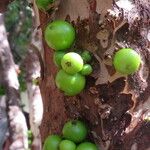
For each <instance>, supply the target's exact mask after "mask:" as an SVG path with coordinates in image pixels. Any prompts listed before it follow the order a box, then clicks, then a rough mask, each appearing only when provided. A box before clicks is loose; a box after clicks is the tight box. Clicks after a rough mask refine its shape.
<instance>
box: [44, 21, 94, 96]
mask: <svg viewBox="0 0 150 150" xmlns="http://www.w3.org/2000/svg"><path fill="white" fill-rule="evenodd" d="M44 35H45V40H46V42H47V44H48V46H49V47H51V48H53V49H54V50H55V53H54V63H55V64H56V66H58V67H59V68H60V70H59V72H58V73H57V75H56V80H55V81H56V86H57V87H58V88H59V89H60V90H61V91H63V92H64V93H65V95H68V96H74V95H77V94H79V93H80V92H81V91H82V90H83V89H84V87H85V83H86V79H85V76H86V75H90V74H91V73H92V70H93V69H92V66H91V65H90V64H87V63H88V62H89V61H90V60H91V55H90V53H89V52H88V51H83V52H82V53H81V55H79V54H78V53H77V52H73V51H68V49H69V48H70V47H71V46H72V45H73V43H74V40H75V29H74V28H73V26H72V25H71V24H70V23H68V22H66V21H62V20H56V21H53V22H52V23H49V24H48V26H47V27H46V30H45V34H44Z"/></svg>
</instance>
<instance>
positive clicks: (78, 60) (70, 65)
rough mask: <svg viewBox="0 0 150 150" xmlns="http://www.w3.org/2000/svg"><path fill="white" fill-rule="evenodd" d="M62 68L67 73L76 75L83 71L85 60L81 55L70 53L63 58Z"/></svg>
mask: <svg viewBox="0 0 150 150" xmlns="http://www.w3.org/2000/svg"><path fill="white" fill-rule="evenodd" d="M61 66H62V68H63V70H65V71H66V72H67V73H69V74H75V73H77V72H79V71H81V70H82V68H83V59H82V57H81V56H80V55H79V54H77V53H74V52H69V53H67V54H65V55H64V56H63V58H62V60H61Z"/></svg>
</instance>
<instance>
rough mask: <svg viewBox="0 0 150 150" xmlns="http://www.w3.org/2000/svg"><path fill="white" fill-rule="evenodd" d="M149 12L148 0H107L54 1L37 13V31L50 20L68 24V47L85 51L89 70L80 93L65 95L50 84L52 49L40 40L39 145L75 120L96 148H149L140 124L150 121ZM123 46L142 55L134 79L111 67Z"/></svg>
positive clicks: (149, 136)
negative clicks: (72, 38) (71, 41)
mask: <svg viewBox="0 0 150 150" xmlns="http://www.w3.org/2000/svg"><path fill="white" fill-rule="evenodd" d="M122 2H123V3H122ZM122 4H123V5H122ZM124 7H126V8H124ZM149 8H150V2H149V0H144V1H141V0H137V1H134V2H133V3H131V2H130V1H129V0H126V1H125V0H124V1H123V0H120V1H119V2H118V3H117V4H116V3H115V2H114V1H111V0H105V1H103V0H82V1H81V0H76V1H75V0H63V1H62V0H56V2H55V3H54V5H53V12H52V13H51V14H45V13H43V12H40V21H41V25H40V27H41V28H42V30H43V31H44V29H45V26H46V24H47V23H48V22H49V21H52V20H55V19H65V20H67V21H69V22H71V23H72V24H73V25H74V27H75V29H76V32H77V36H76V42H75V45H74V46H73V48H77V49H81V50H85V49H86V50H88V51H90V52H91V53H92V54H93V60H92V65H93V68H94V71H93V73H92V75H91V76H89V77H87V83H86V88H85V89H84V91H83V92H82V93H81V94H79V95H77V96H74V97H69V96H65V95H64V94H63V93H62V92H60V91H59V90H58V89H57V88H56V85H55V76H56V73H57V71H58V70H57V68H56V67H55V65H54V63H53V53H54V50H52V49H50V48H49V47H48V46H47V45H46V43H45V41H44V39H43V45H44V64H45V68H44V78H42V81H41V84H40V88H41V93H42V97H43V103H44V115H43V116H44V117H43V121H42V125H41V135H42V139H43V141H44V139H45V138H46V137H47V136H48V135H49V134H54V133H61V130H62V127H63V125H64V123H65V122H66V121H67V120H68V119H74V118H80V119H83V120H84V121H86V123H87V125H88V126H89V128H90V133H89V138H90V139H91V140H92V141H94V142H96V143H97V144H98V145H99V147H100V148H101V149H102V150H107V149H109V150H133V149H135V150H141V149H142V150H148V149H149V148H150V142H149V141H150V122H148V121H147V120H146V119H147V118H148V117H150V116H149V113H150V108H149V106H150V98H149V92H150V70H149V69H150V51H149V44H150V37H149V36H150V27H149V20H150V12H149ZM123 47H131V48H133V49H134V50H136V51H137V52H138V53H139V54H140V55H141V57H142V65H141V67H140V70H139V71H138V72H137V73H135V74H134V75H129V76H122V75H119V74H118V73H116V72H115V70H114V68H113V65H112V57H113V55H114V53H115V51H116V50H118V49H120V48H123Z"/></svg>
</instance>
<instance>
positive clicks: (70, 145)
mask: <svg viewBox="0 0 150 150" xmlns="http://www.w3.org/2000/svg"><path fill="white" fill-rule="evenodd" d="M59 150H76V144H75V143H74V142H72V141H69V140H63V141H61V143H60V144H59Z"/></svg>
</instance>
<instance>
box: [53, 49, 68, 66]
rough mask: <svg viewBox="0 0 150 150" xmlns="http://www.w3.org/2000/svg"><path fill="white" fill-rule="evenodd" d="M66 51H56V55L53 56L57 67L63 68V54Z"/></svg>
mask: <svg viewBox="0 0 150 150" xmlns="http://www.w3.org/2000/svg"><path fill="white" fill-rule="evenodd" d="M65 54H66V53H65V52H63V51H57V52H55V53H54V57H53V60H54V63H55V65H56V66H57V67H59V68H61V60H62V58H63V56H64V55H65Z"/></svg>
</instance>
